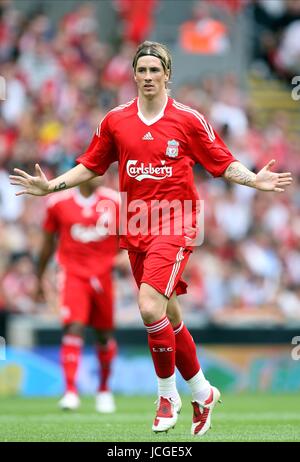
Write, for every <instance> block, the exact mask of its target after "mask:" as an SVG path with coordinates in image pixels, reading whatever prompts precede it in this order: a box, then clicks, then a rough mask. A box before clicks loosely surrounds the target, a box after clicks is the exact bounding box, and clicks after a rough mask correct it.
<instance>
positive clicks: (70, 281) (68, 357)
mask: <svg viewBox="0 0 300 462" xmlns="http://www.w3.org/2000/svg"><path fill="white" fill-rule="evenodd" d="M62 282H63V283H62V285H61V316H62V321H63V324H64V328H63V335H62V345H61V366H62V371H63V375H64V380H65V393H64V396H63V398H62V399H61V400H60V402H59V405H60V407H61V408H62V409H76V408H77V407H78V406H79V404H80V400H79V396H78V389H77V384H76V379H77V373H78V368H79V363H80V358H81V352H82V345H83V333H84V326H85V325H86V313H87V307H88V299H87V297H88V293H87V287H86V282H85V281H84V280H81V279H80V278H77V277H75V276H73V275H68V274H65V275H64V278H63V281H62Z"/></svg>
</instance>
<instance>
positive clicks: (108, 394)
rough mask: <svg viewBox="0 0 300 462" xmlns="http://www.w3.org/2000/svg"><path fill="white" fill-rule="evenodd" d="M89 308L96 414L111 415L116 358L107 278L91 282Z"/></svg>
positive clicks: (110, 283) (110, 298) (110, 286)
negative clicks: (111, 383) (96, 379)
mask: <svg viewBox="0 0 300 462" xmlns="http://www.w3.org/2000/svg"><path fill="white" fill-rule="evenodd" d="M91 284H92V288H93V300H92V301H93V304H92V312H91V313H90V324H91V326H93V328H94V329H95V335H96V354H97V359H98V363H99V372H100V380H99V387H98V391H97V395H96V410H97V411H98V412H102V413H111V412H115V410H116V405H115V400H114V396H113V394H112V391H111V389H110V386H109V381H110V378H111V374H112V365H113V362H114V359H115V357H116V355H117V342H116V340H115V339H114V335H113V333H114V303H113V302H114V293H113V284H112V276H111V274H109V273H108V274H105V275H103V276H101V277H98V278H97V281H96V280H95V278H93V280H92V281H91Z"/></svg>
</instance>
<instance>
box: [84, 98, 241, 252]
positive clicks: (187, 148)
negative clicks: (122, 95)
mask: <svg viewBox="0 0 300 462" xmlns="http://www.w3.org/2000/svg"><path fill="white" fill-rule="evenodd" d="M235 160H236V159H235V158H234V157H233V155H232V154H231V153H230V151H229V150H228V148H227V147H226V145H225V144H224V143H223V141H222V140H221V139H220V138H219V136H218V135H217V134H216V133H215V131H214V130H213V129H212V127H211V126H210V124H209V123H208V122H207V121H206V120H205V118H204V117H203V115H202V114H200V113H199V112H197V111H195V110H194V109H191V108H190V107H188V106H185V105H183V104H181V103H178V102H177V101H175V100H174V99H172V98H167V101H166V104H165V106H164V108H163V109H162V111H161V113H160V114H158V115H157V116H156V117H155V118H154V119H153V120H151V121H148V120H146V119H145V118H144V117H143V114H142V113H141V111H140V110H139V104H138V98H135V99H134V100H132V101H130V102H129V103H127V104H123V105H121V106H118V107H116V108H115V109H113V110H112V111H110V112H109V113H108V114H107V115H106V116H105V117H104V119H103V120H102V122H101V123H100V125H99V127H98V129H97V131H96V133H95V135H94V137H93V139H92V142H91V144H90V146H89V147H88V149H87V151H86V152H85V153H84V154H83V155H81V156H80V157H79V158H78V159H77V161H78V162H80V163H82V164H83V165H84V166H85V167H87V168H89V169H91V170H93V171H94V172H96V173H98V175H103V174H104V173H105V171H106V170H107V168H108V167H109V165H110V164H111V163H112V162H114V161H118V162H119V176H120V191H122V192H126V193H127V198H126V201H127V204H126V206H125V207H126V211H127V223H126V226H125V227H124V226H123V227H122V229H121V231H120V245H121V247H124V248H128V249H129V250H134V251H145V250H146V249H147V247H148V245H149V244H150V242H152V240H153V238H154V237H153V236H155V235H156V232H157V229H155V231H154V232H153V227H152V228H151V232H149V229H150V224H151V221H150V220H149V223H148V224H146V228H147V229H145V226H144V228H141V229H140V230H136V227H135V228H134V227H133V228H132V227H131V226H129V224H132V222H134V221H133V220H132V219H133V217H134V216H135V215H136V216H138V215H139V210H138V208H137V205H138V203H139V201H143V203H144V204H145V203H146V204H147V206H148V211H149V210H150V207H154V208H155V204H154V205H153V201H163V200H167V201H169V202H172V201H174V200H175V201H180V202H181V203H182V204H183V203H184V201H188V202H191V203H192V204H193V212H192V215H193V223H192V226H191V228H190V229H185V227H184V226H183V228H182V232H181V236H180V235H175V234H178V229H177V230H176V232H174V233H172V230H171V232H170V233H169V234H170V236H169V238H168V239H172V241H173V242H176V243H177V244H178V245H187V244H188V241H187V240H186V239H185V238H186V237H187V238H189V237H190V236H193V232H194V231H195V229H194V227H195V226H196V208H197V207H196V206H197V200H198V199H199V198H198V194H197V191H196V188H195V185H194V177H193V170H192V167H193V166H194V164H195V163H199V164H201V165H202V166H203V167H204V168H205V169H206V170H207V171H208V172H209V173H211V174H212V175H213V176H215V177H217V176H221V175H222V174H223V173H224V171H225V170H226V168H227V167H228V165H229V164H230V163H231V162H234V161H235ZM134 201H136V202H134ZM122 208H124V204H123V196H122ZM151 210H152V209H151ZM170 217H171V221H172V220H173V221H175V219H174V214H173V213H172V211H171V213H170ZM136 221H138V220H136ZM143 225H145V221H143ZM158 227H159V228H161V227H162V221H160V223H159V225H158ZM132 229H133V230H132ZM124 230H125V231H124ZM122 234H124V236H122ZM161 234H164V232H162V233H161Z"/></svg>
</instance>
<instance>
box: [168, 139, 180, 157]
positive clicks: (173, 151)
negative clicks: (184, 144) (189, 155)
mask: <svg viewBox="0 0 300 462" xmlns="http://www.w3.org/2000/svg"><path fill="white" fill-rule="evenodd" d="M178 146H179V143H178V141H176V140H170V141H168V147H167V149H166V155H167V156H168V157H177V156H178Z"/></svg>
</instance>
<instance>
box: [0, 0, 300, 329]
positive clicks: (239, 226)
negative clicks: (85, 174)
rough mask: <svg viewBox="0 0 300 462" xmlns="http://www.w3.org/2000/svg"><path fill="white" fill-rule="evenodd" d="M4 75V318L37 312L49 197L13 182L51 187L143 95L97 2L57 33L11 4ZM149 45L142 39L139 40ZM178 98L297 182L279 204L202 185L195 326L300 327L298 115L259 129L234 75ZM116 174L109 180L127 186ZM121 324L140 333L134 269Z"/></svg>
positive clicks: (237, 145) (123, 277) (238, 146)
mask: <svg viewBox="0 0 300 462" xmlns="http://www.w3.org/2000/svg"><path fill="white" fill-rule="evenodd" d="M0 5H1V16H0V62H1V69H2V70H1V74H2V75H3V76H5V79H6V85H7V86H6V99H5V101H2V102H1V107H0V254H1V259H0V310H7V311H9V312H13V313H19V312H20V313H35V312H38V311H39V310H40V309H41V307H40V306H37V304H36V303H35V301H34V293H35V290H36V283H37V281H36V276H35V259H36V256H37V254H38V250H39V248H40V245H41V222H42V220H43V216H44V210H45V199H44V198H35V197H31V196H28V197H24V196H21V197H18V198H17V197H15V195H14V192H15V191H14V188H13V187H11V186H10V185H9V180H8V174H9V172H11V171H12V169H13V168H14V167H15V166H18V167H19V168H22V169H24V170H26V171H28V170H31V171H32V170H33V166H34V164H35V162H39V163H40V165H41V166H42V168H43V169H44V170H45V171H46V172H47V175H48V176H49V177H54V176H56V175H58V174H60V173H62V172H64V171H65V170H67V169H68V168H70V167H71V166H72V165H73V163H74V159H75V158H76V157H77V156H78V155H79V154H80V153H82V152H84V150H85V148H86V146H87V144H88V142H89V140H90V139H91V136H92V133H93V132H94V130H95V127H96V126H97V124H98V123H99V121H100V120H101V118H102V116H103V115H104V114H105V113H106V112H107V111H108V110H109V109H111V108H112V107H114V106H116V105H118V104H120V103H123V102H125V101H128V100H129V99H131V98H132V97H134V96H135V94H136V90H135V85H134V82H133V80H132V66H131V61H132V55H133V52H134V50H135V43H132V42H128V41H126V40H125V39H124V40H123V41H121V43H120V46H119V48H118V51H115V50H114V49H113V47H112V46H111V45H109V44H107V43H103V42H102V41H101V40H100V39H99V36H98V26H97V19H96V15H95V11H94V7H93V4H90V3H84V4H82V5H80V6H78V8H77V9H76V10H74V11H73V12H72V13H69V14H67V15H66V16H65V17H63V18H62V20H61V21H60V22H59V24H58V25H57V27H55V26H54V24H52V23H51V21H50V19H49V17H47V16H46V15H45V14H44V13H42V12H37V13H36V14H35V15H31V16H30V17H25V16H24V15H22V14H21V13H20V11H18V10H17V9H16V8H15V7H14V6H13V3H11V2H7V1H2V2H0ZM143 38H144V37H140V36H139V40H140V39H143ZM171 95H172V96H173V97H175V98H176V99H178V100H179V101H181V102H182V103H185V104H188V105H191V106H193V107H194V108H195V109H197V110H199V111H200V112H202V113H204V114H205V116H206V117H207V118H208V119H209V120H210V121H211V123H212V124H213V126H214V128H215V129H216V130H217V131H218V132H219V133H220V135H221V137H222V138H223V139H224V141H225V142H226V143H227V145H228V146H229V148H230V149H231V151H232V152H233V154H234V155H235V156H236V157H237V158H238V159H239V160H241V161H242V162H243V163H244V164H245V165H246V166H247V167H249V168H250V169H254V170H259V169H260V168H261V167H262V166H263V165H264V164H265V163H266V162H267V161H268V160H270V159H271V158H274V159H276V160H277V162H276V164H275V166H276V170H283V171H292V172H293V176H294V183H293V185H292V186H291V187H289V188H288V189H287V191H286V192H285V193H284V194H282V195H280V194H275V193H269V194H266V193H257V192H256V191H255V190H252V189H250V188H245V187H240V186H231V185H229V184H227V183H225V182H224V181H223V180H222V179H217V180H216V179H212V178H210V177H209V176H208V175H207V174H206V173H205V172H203V170H201V169H197V170H196V171H195V177H196V181H197V185H198V188H199V193H200V197H201V199H203V200H204V208H205V240H204V245H202V246H200V247H198V248H196V249H195V251H194V253H193V256H192V258H191V259H190V262H189V265H188V267H187V269H186V271H185V278H186V279H187V281H188V282H189V292H188V295H187V296H185V298H184V301H183V305H184V307H185V311H186V319H187V321H190V322H191V323H194V324H199V323H202V322H203V323H206V322H214V323H218V324H223V325H224V324H230V325H255V326H265V325H282V324H286V323H295V322H297V321H298V322H300V216H299V207H300V135H299V133H298V134H297V133H296V134H295V133H292V132H290V130H289V119H288V115H287V114H286V113H285V112H283V111H281V112H278V113H274V114H273V118H272V120H270V121H269V122H268V125H267V127H264V129H262V128H261V127H260V126H257V124H256V117H255V112H254V110H253V108H252V106H251V101H249V97H248V95H247V92H246V91H245V90H241V89H240V88H239V85H238V83H237V82H236V80H235V77H234V76H233V75H225V76H223V77H220V76H208V77H207V78H205V79H204V80H202V81H201V82H197V81H195V83H194V84H191V83H189V84H186V85H182V86H181V87H180V88H177V89H176V91H172V93H171ZM116 169H117V167H116V166H113V167H112V168H111V169H110V171H109V172H108V173H107V174H106V175H105V177H104V181H105V182H106V183H107V184H109V185H110V187H112V186H114V187H115V188H117V187H118V179H117V170H116ZM55 273H56V268H55V264H53V265H52V267H51V268H50V269H49V271H48V277H47V278H46V280H45V290H46V293H47V299H48V305H47V307H43V312H44V313H46V314H47V315H48V316H49V317H54V316H56V315H57V312H58V311H57V299H56V290H55ZM116 286H117V299H118V310H117V319H118V320H119V323H120V324H121V323H125V324H126V323H138V322H139V316H138V313H137V306H136V302H135V299H136V293H135V291H136V288H135V284H134V282H133V279H132V276H131V274H130V269H129V266H127V265H126V264H125V263H124V267H123V268H119V269H118V272H117V273H116Z"/></svg>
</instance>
